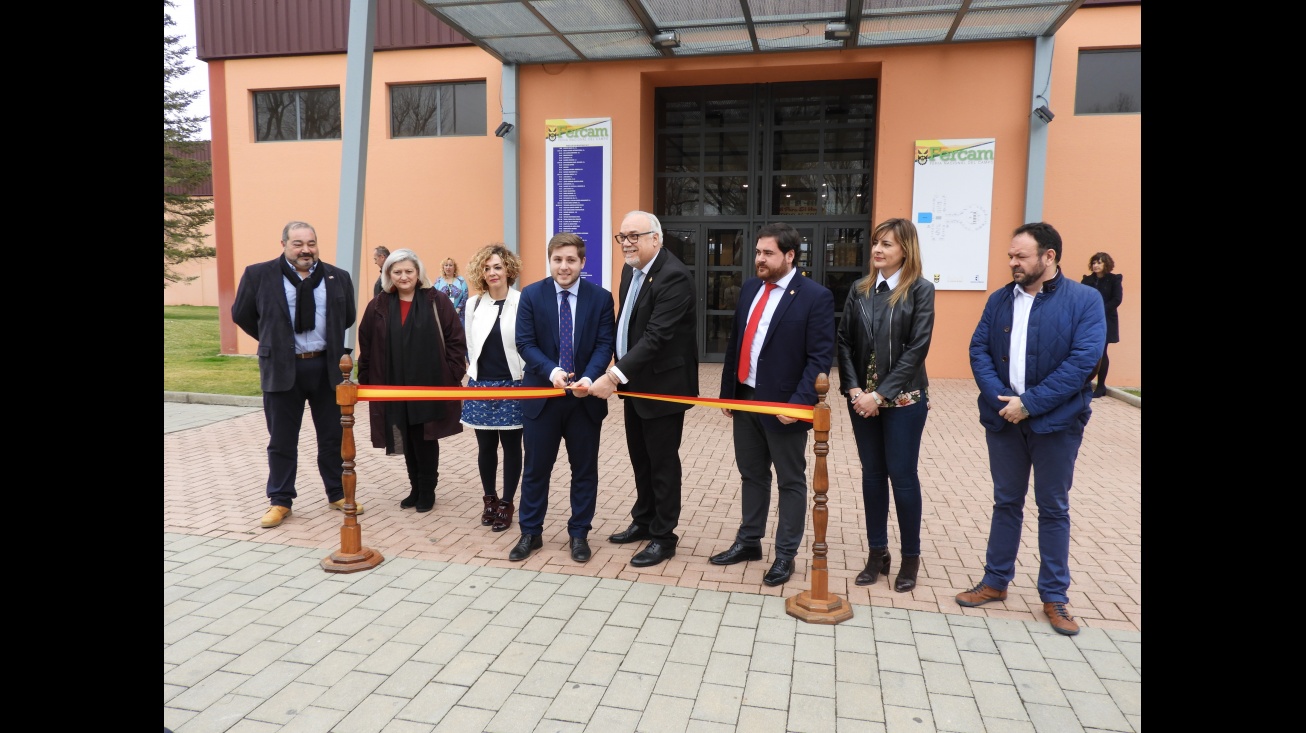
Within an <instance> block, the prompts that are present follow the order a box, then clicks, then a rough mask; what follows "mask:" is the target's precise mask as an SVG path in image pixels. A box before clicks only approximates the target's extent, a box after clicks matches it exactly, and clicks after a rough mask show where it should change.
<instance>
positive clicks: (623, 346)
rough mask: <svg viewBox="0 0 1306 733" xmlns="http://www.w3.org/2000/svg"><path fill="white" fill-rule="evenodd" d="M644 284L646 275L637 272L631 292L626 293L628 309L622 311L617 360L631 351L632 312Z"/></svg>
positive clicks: (631, 277)
mask: <svg viewBox="0 0 1306 733" xmlns="http://www.w3.org/2000/svg"><path fill="white" fill-rule="evenodd" d="M643 284H644V273H643V272H640V271H639V270H635V271H634V272H633V273H632V274H631V276H630V292H628V293H626V307H625V308H622V309H621V333H619V334H617V358H618V359H620V358H622V357H624V356H625V355H626V352H627V351H630V345H629V343H628V342H629V341H630V312H631V311H633V310H635V301H636V300H637V299H638V298H639V286H640V285H643Z"/></svg>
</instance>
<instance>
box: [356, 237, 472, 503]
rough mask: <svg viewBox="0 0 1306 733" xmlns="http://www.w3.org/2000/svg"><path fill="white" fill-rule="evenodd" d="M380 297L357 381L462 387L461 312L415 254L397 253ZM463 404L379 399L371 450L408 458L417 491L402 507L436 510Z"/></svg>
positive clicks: (361, 331)
mask: <svg viewBox="0 0 1306 733" xmlns="http://www.w3.org/2000/svg"><path fill="white" fill-rule="evenodd" d="M381 287H382V291H381V294H380V295H378V296H376V297H375V298H373V299H372V302H371V303H368V305H367V309H366V310H365V311H364V312H363V320H362V321H361V322H360V323H359V325H358V383H359V384H367V385H386V386H397V387H457V386H460V385H461V384H462V378H463V373H464V371H465V369H466V365H467V344H466V339H465V338H464V336H463V327H462V323H460V322H459V320H458V311H457V310H455V309H454V307H453V303H452V302H450V300H449V298H448V296H446V295H445V294H444V293H441V292H439V291H438V290H436V289H435V288H433V287H431V281H430V279H429V278H428V277H427V276H426V267H425V266H424V265H423V264H422V261H421V260H420V259H419V258H418V257H417V254H416V253H414V252H413V251H412V250H410V249H399V250H395V251H394V252H392V253H390V256H389V257H387V258H386V260H385V264H384V265H383V266H382V268H381ZM461 413H462V402H461V401H458V400H412V401H407V400H401V401H388V400H372V401H371V402H370V403H369V404H368V415H369V416H370V419H371V424H372V446H373V447H375V448H385V452H386V455H396V454H403V456H404V462H405V464H407V467H408V483H409V485H410V487H411V491H410V493H409V494H408V498H406V499H404V500H403V501H401V502H399V506H400V507H402V508H404V509H408V508H409V507H416V508H417V511H419V512H429V511H431V509H432V508H433V507H434V506H435V487H436V484H438V483H439V479H440V444H439V442H438V441H439V439H440V438H444V437H447V436H450V435H453V434H455V433H460V432H462V429H463V428H462V425H461V424H460V423H459V421H458V418H459V415H461Z"/></svg>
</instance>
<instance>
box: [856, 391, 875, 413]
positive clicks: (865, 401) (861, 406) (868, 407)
mask: <svg viewBox="0 0 1306 733" xmlns="http://www.w3.org/2000/svg"><path fill="white" fill-rule="evenodd" d="M871 394H872V393H870V392H867V391H865V390H862V391H861V392H859V393H858V394H857V398H856V399H854V400H853V401H852V407H853V412H856V413H857V414H858V415H859V416H861V417H875V416H877V415H879V414H880V403H879V402H876V401H875V398H874V397H872V396H871Z"/></svg>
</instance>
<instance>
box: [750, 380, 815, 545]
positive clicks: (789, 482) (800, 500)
mask: <svg viewBox="0 0 1306 733" xmlns="http://www.w3.org/2000/svg"><path fill="white" fill-rule="evenodd" d="M753 394H754V390H753V388H752V387H749V386H747V385H744V384H741V385H739V387H738V389H737V390H736V391H735V398H736V399H741V400H751V399H753ZM733 415H734V420H733V422H734V438H735V463H736V464H738V466H739V477H740V479H742V486H741V489H740V497H739V504H740V509H741V515H742V516H741V521H740V524H739V533H738V534H737V535H736V536H735V537H736V539H737V540H739V541H740V542H742V543H743V544H745V545H748V546H749V547H759V546H761V544H762V537H763V536H764V535H765V534H766V518H767V514H768V513H769V511H770V508H771V467H772V466H775V477H776V489H777V490H778V493H779V498H778V499H777V504H778V506H777V521H776V528H775V559H777V560H793V559H794V557H795V556H797V555H798V548H799V546H800V545H802V543H803V530H804V529H805V528H806V525H807V431H802V432H792V433H791V432H779V431H775V430H767V429H766V428H765V427H763V424H762V422H763V421H764V420H775V419H776V417H775V415H761V414H758V413H756V412H740V411H735V412H734V413H733Z"/></svg>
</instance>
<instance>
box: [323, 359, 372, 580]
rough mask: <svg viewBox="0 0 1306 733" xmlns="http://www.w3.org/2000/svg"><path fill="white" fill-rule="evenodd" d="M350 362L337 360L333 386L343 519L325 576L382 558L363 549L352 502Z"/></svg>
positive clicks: (354, 393)
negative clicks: (336, 380)
mask: <svg viewBox="0 0 1306 733" xmlns="http://www.w3.org/2000/svg"><path fill="white" fill-rule="evenodd" d="M353 371H354V360H353V359H352V358H350V356H349V354H345V355H344V356H342V357H340V377H341V379H340V384H338V385H336V404H337V405H339V406H340V426H341V428H342V429H343V434H342V435H341V436H340V459H341V461H342V462H343V465H344V471H343V472H342V474H341V476H340V480H341V482H342V483H343V484H344V485H345V520H344V525H342V526H341V527H340V550H339V551H337V552H333V553H331V554H330V555H328V556H326V557H324V558H322V569H323V570H325V571H327V572H328V573H356V572H358V571H360V570H371V569H372V568H374V567H376V566H377V565H380V564H381V561H382V560H384V559H385V558H383V557H381V553H379V552H377V551H375V550H370V549H368V548H366V547H363V528H362V527H361V526H360V525H359V524H358V505H357V504H356V503H354V488H355V485H356V483H357V478H358V477H357V476H356V475H355V474H354V456H355V449H354V405H356V404H358V385H357V384H355V383H354V382H353V381H351V380H350V378H349V377H350V375H351V374H353Z"/></svg>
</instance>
